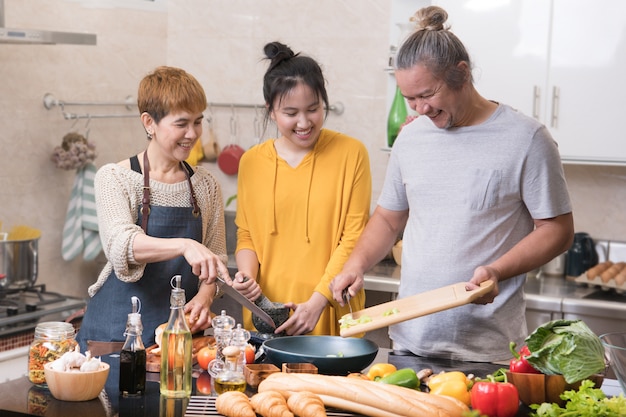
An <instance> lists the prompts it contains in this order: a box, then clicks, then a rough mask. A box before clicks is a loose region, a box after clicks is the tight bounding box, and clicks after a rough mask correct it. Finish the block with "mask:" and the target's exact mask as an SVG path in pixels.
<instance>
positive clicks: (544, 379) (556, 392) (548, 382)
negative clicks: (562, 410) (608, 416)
mask: <svg viewBox="0 0 626 417" xmlns="http://www.w3.org/2000/svg"><path fill="white" fill-rule="evenodd" d="M506 377H507V379H508V381H509V382H510V383H512V384H513V385H515V387H516V388H517V391H518V392H519V399H520V401H521V402H522V403H524V404H525V405H527V406H529V405H531V404H541V403H544V402H547V403H556V404H559V405H560V406H563V405H564V404H565V401H564V400H562V399H561V394H563V393H564V392H565V391H570V390H578V387H579V386H580V381H579V382H574V383H572V384H568V383H566V382H565V378H563V375H544V374H525V373H519V372H507V373H506ZM587 379H590V380H592V381H593V382H594V384H595V388H600V387H601V386H602V382H603V381H604V376H602V375H600V374H596V375H592V376H590V377H589V378H587Z"/></svg>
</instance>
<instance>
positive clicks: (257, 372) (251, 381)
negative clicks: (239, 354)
mask: <svg viewBox="0 0 626 417" xmlns="http://www.w3.org/2000/svg"><path fill="white" fill-rule="evenodd" d="M274 372H280V369H278V367H277V366H276V365H272V364H270V363H268V364H265V363H248V364H246V366H245V367H244V368H243V374H244V376H245V377H246V383H247V384H248V385H249V386H250V387H252V388H256V387H258V386H259V384H260V383H261V382H262V381H263V380H264V379H265V378H267V377H268V376H269V375H270V374H273V373H274Z"/></svg>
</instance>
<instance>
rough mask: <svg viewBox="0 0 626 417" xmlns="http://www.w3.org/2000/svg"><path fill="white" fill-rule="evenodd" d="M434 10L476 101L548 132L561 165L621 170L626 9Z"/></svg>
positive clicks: (499, 6)
mask: <svg viewBox="0 0 626 417" xmlns="http://www.w3.org/2000/svg"><path fill="white" fill-rule="evenodd" d="M433 4H436V5H439V6H441V7H443V8H444V9H445V10H446V11H447V12H448V14H449V23H450V24H451V25H452V31H453V32H454V33H455V34H457V36H458V37H459V38H460V39H461V41H462V42H463V43H464V44H465V46H466V47H467V49H468V51H469V53H470V58H471V59H472V60H473V63H474V68H475V69H474V79H475V84H476V88H477V89H478V91H479V93H481V94H482V95H483V96H484V97H486V98H488V99H491V100H495V101H500V102H503V103H506V104H509V105H511V106H512V107H515V108H517V109H518V110H520V111H521V112H523V113H525V114H527V115H529V116H532V117H534V118H536V119H537V120H539V121H541V122H542V123H544V124H545V125H546V126H548V128H549V129H550V131H551V133H552V135H553V137H554V138H555V140H556V141H557V142H558V143H559V149H560V152H561V156H562V158H563V160H564V162H578V163H596V164H613V163H615V164H626V140H624V133H622V128H621V123H620V122H621V120H622V118H623V117H624V114H625V113H626V106H625V105H624V104H623V101H622V99H623V97H624V96H626V81H624V76H623V75H622V72H623V68H625V67H626V2H623V1H620V0H595V1H593V2H590V1H589V0H552V1H546V0H511V1H508V2H504V1H477V0H467V1H458V0H457V1H455V0H435V1H433Z"/></svg>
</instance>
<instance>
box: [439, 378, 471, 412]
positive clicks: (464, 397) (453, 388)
mask: <svg viewBox="0 0 626 417" xmlns="http://www.w3.org/2000/svg"><path fill="white" fill-rule="evenodd" d="M428 388H429V390H430V393H431V394H437V395H447V396H449V397H453V398H456V399H457V400H459V401H462V402H463V403H464V404H466V405H467V406H468V407H469V406H470V405H471V403H472V401H471V393H470V389H471V388H472V381H471V380H470V379H469V378H468V377H467V376H466V375H465V374H464V373H463V372H461V371H451V372H442V373H440V374H437V375H435V376H433V377H431V378H430V379H429V380H428Z"/></svg>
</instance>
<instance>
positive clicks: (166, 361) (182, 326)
mask: <svg viewBox="0 0 626 417" xmlns="http://www.w3.org/2000/svg"><path fill="white" fill-rule="evenodd" d="M172 281H173V282H174V285H172V294H171V296H170V310H171V312H170V318H169V320H168V322H167V326H166V327H165V330H163V338H162V341H161V395H163V396H165V397H168V398H183V397H189V396H190V395H191V367H192V361H191V350H192V341H191V331H190V330H189V326H188V325H187V320H185V313H184V310H183V309H184V307H185V302H186V300H185V290H184V289H182V288H180V281H181V276H180V275H176V276H174V277H173V278H172Z"/></svg>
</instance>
